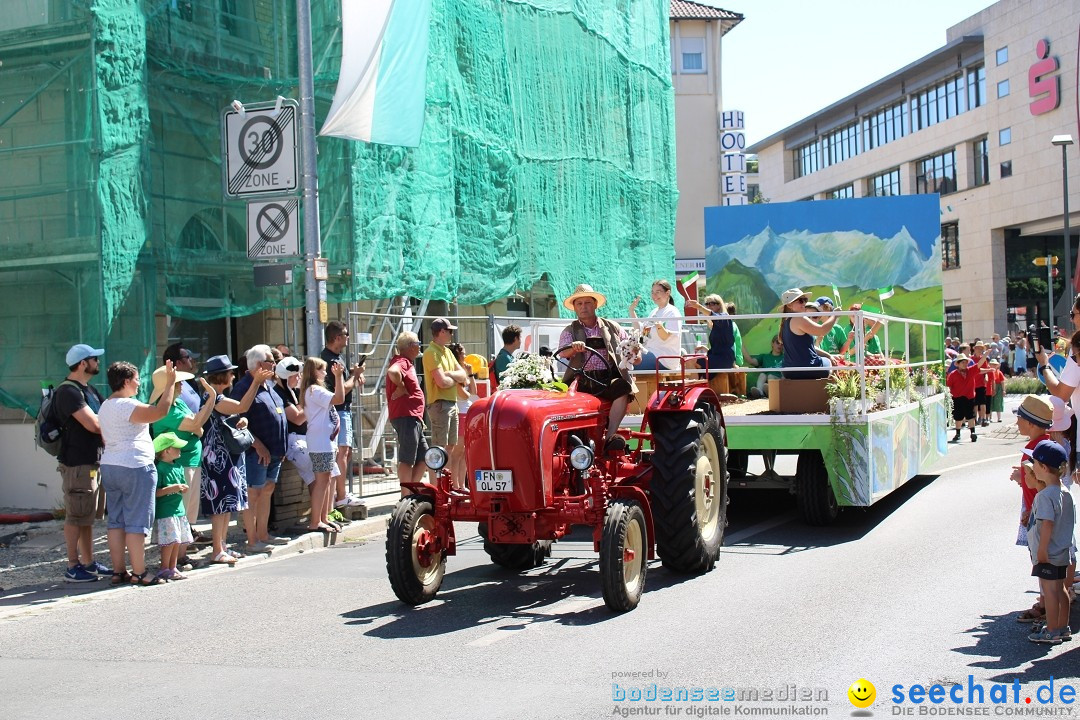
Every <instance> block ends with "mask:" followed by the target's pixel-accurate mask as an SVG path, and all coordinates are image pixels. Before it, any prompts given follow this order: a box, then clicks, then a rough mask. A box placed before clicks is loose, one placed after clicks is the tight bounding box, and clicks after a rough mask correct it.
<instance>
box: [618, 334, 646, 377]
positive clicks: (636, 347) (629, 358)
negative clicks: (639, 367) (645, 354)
mask: <svg viewBox="0 0 1080 720" xmlns="http://www.w3.org/2000/svg"><path fill="white" fill-rule="evenodd" d="M640 360H641V340H640V339H639V338H638V337H637V334H636V333H627V334H626V339H625V340H620V341H619V347H618V358H616V361H617V362H616V364H617V365H618V367H619V369H620V370H633V369H634V365H636V364H637V363H638V362H640Z"/></svg>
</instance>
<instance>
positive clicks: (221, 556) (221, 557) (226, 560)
mask: <svg viewBox="0 0 1080 720" xmlns="http://www.w3.org/2000/svg"><path fill="white" fill-rule="evenodd" d="M210 564H211V565H235V564H236V558H234V557H233V556H232V555H230V554H229V553H227V552H220V553H218V554H217V555H215V556H214V559H213V560H211V561H210Z"/></svg>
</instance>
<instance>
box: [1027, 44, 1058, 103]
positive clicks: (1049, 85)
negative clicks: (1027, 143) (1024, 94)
mask: <svg viewBox="0 0 1080 720" xmlns="http://www.w3.org/2000/svg"><path fill="white" fill-rule="evenodd" d="M1035 54H1036V55H1037V56H1038V58H1039V60H1038V62H1036V63H1035V64H1034V65H1032V66H1031V67H1030V68H1029V69H1028V95H1029V96H1031V97H1032V98H1036V99H1035V100H1032V101H1031V105H1030V106H1029V107H1030V108H1031V114H1032V115H1043V114H1044V113H1048V112H1050V111H1051V110H1056V109H1057V106H1058V105H1060V104H1061V78H1060V76H1058V75H1052V73H1056V72H1057V69H1058V59H1057V58H1056V57H1048V56H1049V55H1050V41H1049V40H1040V41H1039V43H1038V44H1037V45H1036V46H1035Z"/></svg>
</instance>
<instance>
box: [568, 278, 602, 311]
mask: <svg viewBox="0 0 1080 720" xmlns="http://www.w3.org/2000/svg"><path fill="white" fill-rule="evenodd" d="M585 297H591V298H592V299H593V300H595V301H596V307H597V308H602V307H604V303H606V302H607V298H606V297H604V296H603V294H602V293H598V292H596V291H595V290H593V289H592V285H588V284H586V283H581V284H580V285H578V286H577V287H576V288H574V294H573V295H571V296H570V297H568V298H566V299H565V300H563V303H562V304H563V307H565V308H566V309H567V310H573V309H574V301H575V300H578V299H580V298H585Z"/></svg>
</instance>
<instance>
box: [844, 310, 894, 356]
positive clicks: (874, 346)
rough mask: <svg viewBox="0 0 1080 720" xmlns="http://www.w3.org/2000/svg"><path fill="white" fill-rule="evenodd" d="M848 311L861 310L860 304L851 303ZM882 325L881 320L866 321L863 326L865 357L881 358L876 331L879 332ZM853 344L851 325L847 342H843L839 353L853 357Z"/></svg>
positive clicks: (853, 331) (852, 326) (853, 327)
mask: <svg viewBox="0 0 1080 720" xmlns="http://www.w3.org/2000/svg"><path fill="white" fill-rule="evenodd" d="M848 310H850V311H852V312H855V311H857V310H862V303H853V304H852V305H851V306H850V307H848ZM883 325H884V323H882V321H881V320H873V321H867V322H865V323H864V324H863V350H864V351H865V352H866V354H867V355H879V356H882V357H884V356H883V354H882V352H881V341H880V340H878V339H877V334H878V331H879V330H881V328H882V326H883ZM854 343H855V326H854V323H853V324H852V325H851V329H850V330H848V334H847V340H845V341H844V345H843V347H841V348H840V352H841V353H842V354H844V355H847V354H850V355H851V356H853V357H854V356H855V349H854V347H853V345H854Z"/></svg>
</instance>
